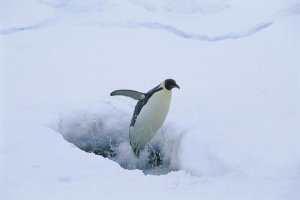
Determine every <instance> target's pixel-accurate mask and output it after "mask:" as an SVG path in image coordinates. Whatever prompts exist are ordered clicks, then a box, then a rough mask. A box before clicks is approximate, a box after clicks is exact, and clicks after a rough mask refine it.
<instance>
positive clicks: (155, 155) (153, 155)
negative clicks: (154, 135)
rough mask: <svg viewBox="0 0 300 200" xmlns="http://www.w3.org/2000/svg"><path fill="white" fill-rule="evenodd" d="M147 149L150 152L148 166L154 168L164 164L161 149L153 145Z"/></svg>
mask: <svg viewBox="0 0 300 200" xmlns="http://www.w3.org/2000/svg"><path fill="white" fill-rule="evenodd" d="M147 151H148V153H149V156H148V167H150V168H153V167H157V166H160V165H162V164H163V161H162V158H161V153H160V150H158V149H155V148H153V147H148V149H147Z"/></svg>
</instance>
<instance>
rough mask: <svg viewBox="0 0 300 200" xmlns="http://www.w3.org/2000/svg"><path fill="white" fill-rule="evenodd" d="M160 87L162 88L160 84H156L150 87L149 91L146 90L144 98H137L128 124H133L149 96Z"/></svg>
mask: <svg viewBox="0 0 300 200" xmlns="http://www.w3.org/2000/svg"><path fill="white" fill-rule="evenodd" d="M162 89H163V88H162V87H161V86H160V85H158V86H156V87H155V88H153V89H151V90H150V91H149V92H147V93H146V94H145V98H144V99H143V100H139V101H138V102H137V104H136V106H135V109H134V112H133V116H132V119H131V123H130V126H134V124H135V121H136V118H137V116H138V115H139V114H140V112H141V110H142V108H143V107H144V106H145V105H146V104H147V102H148V100H149V99H150V97H151V96H152V95H153V94H154V93H156V92H158V91H160V90H162Z"/></svg>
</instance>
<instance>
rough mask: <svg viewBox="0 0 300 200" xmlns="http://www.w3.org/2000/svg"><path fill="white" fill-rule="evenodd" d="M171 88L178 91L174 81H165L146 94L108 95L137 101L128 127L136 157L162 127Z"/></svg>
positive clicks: (119, 92)
mask: <svg viewBox="0 0 300 200" xmlns="http://www.w3.org/2000/svg"><path fill="white" fill-rule="evenodd" d="M173 88H178V89H180V87H179V86H178V85H177V84H176V81H175V80H173V79H166V80H164V81H163V82H161V83H160V84H159V85H158V86H156V87H154V88H153V89H151V90H149V91H148V92H147V93H142V92H137V91H134V90H115V91H113V92H112V93H111V94H110V95H111V96H115V95H123V96H127V97H131V98H133V99H135V100H138V102H137V104H136V106H135V109H134V112H133V116H132V119H131V123H130V126H129V139H130V145H131V147H132V149H133V152H134V154H135V155H136V156H139V153H140V150H141V149H143V148H144V147H145V144H147V143H148V142H149V141H150V140H151V139H152V138H153V137H154V135H155V134H156V132H157V131H158V130H159V129H160V128H161V126H162V125H163V123H164V121H165V119H166V117H167V114H168V112H169V108H170V104H171V98H172V89H173Z"/></svg>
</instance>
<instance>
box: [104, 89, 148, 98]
mask: <svg viewBox="0 0 300 200" xmlns="http://www.w3.org/2000/svg"><path fill="white" fill-rule="evenodd" d="M115 95H122V96H126V97H131V98H133V99H135V100H143V99H145V97H146V96H145V94H144V93H142V92H137V91H134V90H115V91H113V92H112V93H110V96H115Z"/></svg>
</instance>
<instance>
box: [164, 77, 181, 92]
mask: <svg viewBox="0 0 300 200" xmlns="http://www.w3.org/2000/svg"><path fill="white" fill-rule="evenodd" d="M164 84H165V88H166V89H167V90H172V89H173V88H178V89H180V87H179V85H177V83H176V81H175V80H173V79H166V80H165V81H164Z"/></svg>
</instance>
